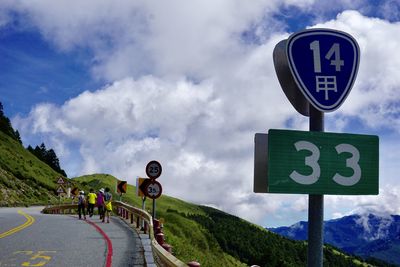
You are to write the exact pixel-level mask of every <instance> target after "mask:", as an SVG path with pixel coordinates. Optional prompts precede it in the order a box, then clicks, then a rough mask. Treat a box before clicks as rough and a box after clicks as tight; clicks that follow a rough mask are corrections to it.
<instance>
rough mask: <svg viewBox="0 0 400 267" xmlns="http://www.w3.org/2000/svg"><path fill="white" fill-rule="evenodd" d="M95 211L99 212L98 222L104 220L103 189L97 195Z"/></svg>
mask: <svg viewBox="0 0 400 267" xmlns="http://www.w3.org/2000/svg"><path fill="white" fill-rule="evenodd" d="M97 210H98V211H99V215H100V220H103V218H104V188H101V189H100V190H99V192H98V193H97Z"/></svg>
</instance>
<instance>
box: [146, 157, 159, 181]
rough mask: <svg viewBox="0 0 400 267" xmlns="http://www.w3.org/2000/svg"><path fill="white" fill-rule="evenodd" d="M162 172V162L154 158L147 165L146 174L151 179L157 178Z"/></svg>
mask: <svg viewBox="0 0 400 267" xmlns="http://www.w3.org/2000/svg"><path fill="white" fill-rule="evenodd" d="M161 172H162V167H161V164H160V163H159V162H158V161H155V160H152V161H150V162H149V163H147V165H146V174H147V176H148V177H149V178H150V179H157V178H158V177H160V175H161Z"/></svg>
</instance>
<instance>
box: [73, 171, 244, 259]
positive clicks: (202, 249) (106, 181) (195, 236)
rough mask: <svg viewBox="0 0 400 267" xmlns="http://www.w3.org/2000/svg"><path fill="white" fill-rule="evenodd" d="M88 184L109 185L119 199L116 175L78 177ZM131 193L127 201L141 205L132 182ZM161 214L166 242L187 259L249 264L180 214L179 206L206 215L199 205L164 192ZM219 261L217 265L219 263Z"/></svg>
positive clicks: (159, 207) (148, 205) (148, 206)
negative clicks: (242, 261)
mask: <svg viewBox="0 0 400 267" xmlns="http://www.w3.org/2000/svg"><path fill="white" fill-rule="evenodd" d="M74 180H77V181H79V182H80V183H81V184H82V185H83V186H84V187H83V189H84V190H89V189H90V188H94V189H96V190H98V189H100V188H102V187H103V188H104V187H109V188H110V189H111V191H112V193H113V198H114V199H119V196H118V195H117V194H115V192H114V191H115V187H116V178H115V177H113V176H111V175H105V174H95V175H86V176H81V177H77V178H74ZM127 192H128V193H127V194H124V195H123V199H122V200H123V201H124V202H127V203H130V204H132V205H134V206H137V207H141V206H142V200H141V198H140V197H138V196H136V187H135V186H132V185H129V184H128V189H127ZM156 204H157V209H156V210H157V218H163V219H164V221H165V223H164V229H163V230H164V234H165V236H166V242H167V243H168V244H170V245H172V247H173V253H174V255H176V256H177V257H178V258H179V259H181V260H182V261H184V262H189V261H193V260H196V261H199V262H201V266H246V265H245V264H243V263H241V262H240V261H238V260H237V259H235V258H233V257H232V256H230V255H228V254H227V253H225V252H224V251H223V250H222V249H221V247H220V246H219V245H218V242H217V240H215V238H213V236H212V235H210V234H209V233H208V231H207V230H205V229H204V228H202V227H201V226H200V225H199V224H197V223H196V222H195V221H193V220H190V219H188V218H185V217H184V216H182V215H180V214H177V213H176V212H174V211H176V210H179V211H180V212H181V213H184V214H202V215H206V214H205V213H204V212H203V211H202V209H201V208H200V207H198V206H196V205H193V204H190V203H187V202H184V201H181V200H179V199H176V198H172V197H168V196H161V197H160V198H159V199H157V202H156ZM151 207H152V200H146V210H148V211H149V212H150V211H151ZM215 264H217V265H215Z"/></svg>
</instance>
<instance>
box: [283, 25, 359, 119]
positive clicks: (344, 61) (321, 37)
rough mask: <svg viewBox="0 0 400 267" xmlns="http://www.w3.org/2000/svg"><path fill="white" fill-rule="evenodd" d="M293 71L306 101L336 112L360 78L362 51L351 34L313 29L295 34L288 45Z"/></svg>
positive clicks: (319, 108) (320, 108) (325, 110)
mask: <svg viewBox="0 0 400 267" xmlns="http://www.w3.org/2000/svg"><path fill="white" fill-rule="evenodd" d="M286 52H287V57H288V63H289V68H290V71H291V73H292V75H293V78H294V80H295V81H296V83H297V86H298V87H299V88H300V90H301V91H302V93H303V94H304V96H305V97H306V98H307V100H308V101H309V102H310V103H311V104H312V105H313V106H314V107H315V108H316V109H318V110H320V111H322V112H330V111H334V110H336V109H337V108H338V107H339V106H340V105H341V104H342V103H343V102H344V100H345V99H346V97H347V96H348V94H349V92H350V90H351V88H352V86H353V84H354V81H355V78H356V76H357V71H358V65H359V61H360V48H359V46H358V44H357V42H356V40H355V39H354V38H353V37H352V36H351V35H349V34H347V33H344V32H341V31H336V30H331V29H310V30H305V31H301V32H297V33H294V34H292V35H291V36H290V37H289V39H288V41H287V45H286Z"/></svg>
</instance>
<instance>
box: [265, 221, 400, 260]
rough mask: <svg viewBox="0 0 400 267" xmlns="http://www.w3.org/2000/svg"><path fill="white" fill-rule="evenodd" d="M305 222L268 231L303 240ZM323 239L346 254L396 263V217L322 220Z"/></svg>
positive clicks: (399, 247) (399, 255)
mask: <svg viewBox="0 0 400 267" xmlns="http://www.w3.org/2000/svg"><path fill="white" fill-rule="evenodd" d="M307 229H308V223H307V222H304V221H301V222H297V223H295V224H293V225H291V226H286V227H277V228H269V230H271V231H273V232H275V233H277V234H280V235H282V236H285V237H288V238H290V239H293V240H298V241H301V240H307V234H308V230H307ZM324 242H325V243H328V244H330V245H333V246H335V247H338V248H340V249H342V250H343V251H345V252H346V253H350V254H354V255H357V256H361V257H363V258H368V257H373V258H377V259H380V260H384V261H387V262H390V263H392V264H396V265H399V266H400V216H399V215H385V216H382V215H377V214H372V213H369V214H353V215H349V216H345V217H342V218H338V219H334V220H328V221H325V222H324Z"/></svg>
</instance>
